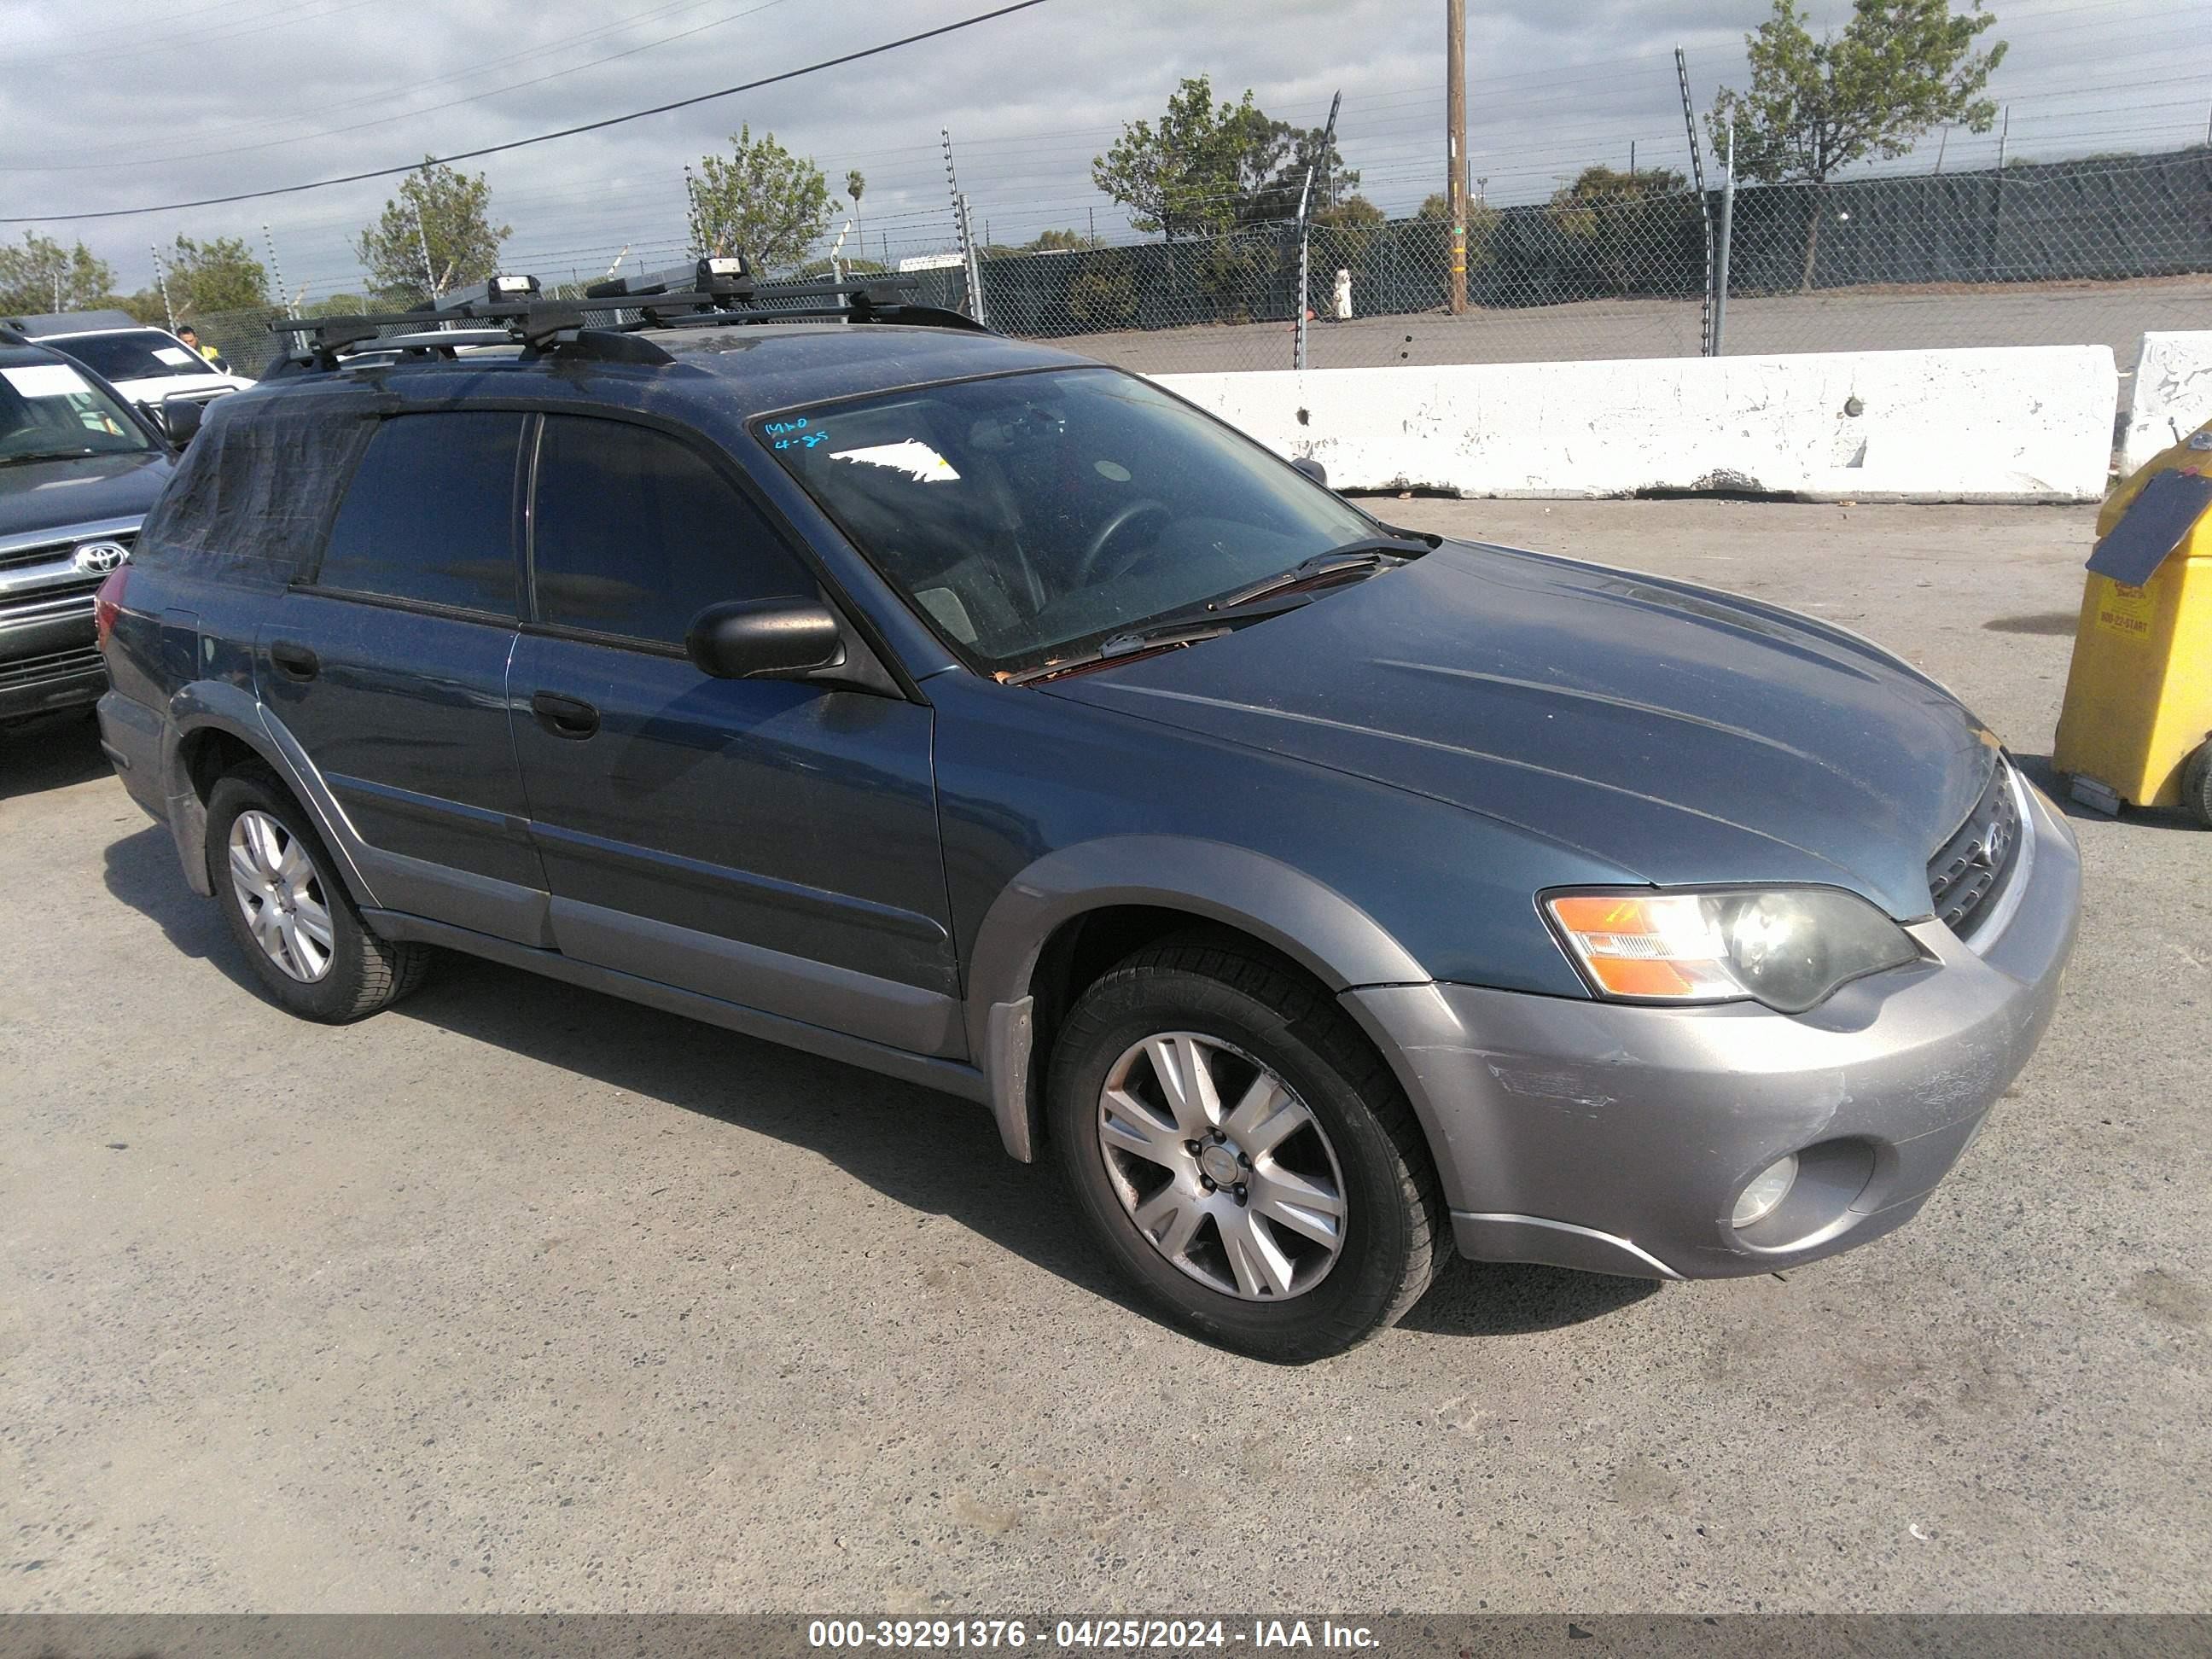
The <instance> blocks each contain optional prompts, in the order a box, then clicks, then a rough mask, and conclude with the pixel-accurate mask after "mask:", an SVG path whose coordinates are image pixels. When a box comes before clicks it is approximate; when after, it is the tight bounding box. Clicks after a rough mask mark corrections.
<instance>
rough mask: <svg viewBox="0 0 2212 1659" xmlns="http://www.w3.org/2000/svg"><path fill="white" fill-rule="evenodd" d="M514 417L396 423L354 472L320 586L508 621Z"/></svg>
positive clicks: (468, 414)
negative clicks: (501, 618) (486, 613)
mask: <svg viewBox="0 0 2212 1659" xmlns="http://www.w3.org/2000/svg"><path fill="white" fill-rule="evenodd" d="M525 419H526V416H521V415H511V414H505V413H494V412H491V411H486V410H467V411H457V412H453V413H450V414H436V415H401V416H395V417H393V418H392V419H390V420H387V421H385V422H382V423H380V425H379V426H378V428H377V429H376V435H375V436H374V438H372V439H370V440H369V443H368V453H366V454H365V455H363V456H362V458H361V465H359V466H358V467H356V468H355V469H354V475H353V479H352V482H350V483H348V484H347V486H346V493H345V500H344V501H343V504H342V505H341V506H340V507H339V508H338V513H337V520H336V521H335V522H334V523H333V524H332V525H331V538H330V541H329V543H328V544H327V545H326V546H325V549H324V550H323V562H322V567H321V568H320V570H319V572H318V573H317V574H316V577H315V581H316V585H317V586H321V587H331V588H337V589H340V590H342V591H343V592H349V593H373V594H377V595H380V596H382V597H384V598H387V599H412V600H415V601H416V602H418V603H421V604H424V605H449V606H452V607H454V608H456V609H459V610H463V611H486V612H489V614H491V615H493V616H496V617H513V616H515V615H517V614H518V612H517V609H516V604H515V600H516V582H515V556H514V478H515V461H516V457H517V456H518V454H519V453H520V449H521V443H522V426H523V422H524V420H525Z"/></svg>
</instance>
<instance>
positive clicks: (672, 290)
mask: <svg viewBox="0 0 2212 1659" xmlns="http://www.w3.org/2000/svg"><path fill="white" fill-rule="evenodd" d="M686 281H689V282H690V283H691V284H692V286H690V287H681V286H672V284H678V283H684V282H686ZM920 286H921V284H920V283H918V282H916V281H915V279H914V278H913V277H910V276H908V277H894V278H891V279H889V280H884V279H883V278H880V277H878V278H875V279H872V280H870V279H860V280H854V279H840V278H837V277H834V276H824V277H816V278H811V279H810V280H807V281H804V282H794V283H775V284H763V283H756V282H755V281H754V280H753V277H752V275H751V271H750V268H749V267H747V266H746V265H745V264H744V261H743V260H742V259H724V258H715V259H702V260H700V261H699V262H698V263H697V264H696V266H693V267H690V268H684V267H678V269H676V270H668V271H661V272H657V273H655V274H653V275H652V276H636V277H623V278H618V279H616V280H614V281H611V282H605V283H593V284H592V285H591V286H590V287H588V288H586V289H585V290H584V295H583V297H582V298H581V299H548V298H545V297H544V296H542V295H540V294H539V292H538V283H537V279H536V278H535V277H512V276H495V277H493V278H492V279H490V280H489V282H487V283H483V285H482V286H481V287H480V288H479V289H476V290H473V291H471V292H469V293H466V294H463V295H453V296H451V297H449V298H447V299H443V300H441V301H437V302H435V303H433V304H427V305H422V306H417V307H414V308H413V309H412V310H409V311H386V312H369V313H352V314H349V313H343V312H341V313H337V314H335V315H332V316H327V317H280V318H278V319H276V320H275V321H273V322H271V323H270V325H269V328H270V332H271V333H274V334H296V335H303V336H305V337H306V338H305V339H304V340H302V341H301V345H302V346H303V347H304V348H305V350H306V353H307V356H308V357H309V358H310V359H312V361H313V362H314V363H315V364H316V365H317V366H318V367H320V368H336V367H337V363H338V357H339V354H341V353H342V352H345V351H349V350H353V349H366V350H379V349H385V350H392V349H397V350H401V351H406V352H417V351H425V352H436V351H440V350H441V349H446V348H447V347H448V346H454V347H458V346H462V345H480V344H483V343H485V342H486V340H487V338H503V339H506V340H510V341H513V342H514V343H517V344H520V345H522V346H525V347H526V348H528V349H532V350H534V351H542V350H545V349H550V348H551V347H553V346H555V345H556V344H562V343H563V339H562V337H564V336H567V337H569V338H568V341H567V342H566V343H572V344H573V343H580V342H579V341H578V340H577V338H576V337H579V336H580V335H584V334H590V335H592V337H593V339H594V341H595V342H606V341H610V340H611V339H613V338H614V337H619V336H622V335H627V334H635V333H641V332H644V331H647V330H652V329H660V328H695V327H723V328H729V327H742V326H744V325H751V324H761V323H778V322H807V321H815V320H818V319H825V318H839V319H844V320H846V321H848V322H855V323H870V322H879V323H896V322H913V323H920V324H923V325H930V326H934V327H939V328H960V329H967V330H971V331H975V332H979V333H988V332H989V330H988V329H987V328H986V327H985V326H984V325H982V324H981V323H979V322H977V321H976V320H975V319H974V318H972V317H969V316H966V315H963V313H959V312H957V311H948V310H946V309H945V308H943V307H937V306H925V305H917V304H915V303H913V302H912V301H908V300H906V299H904V298H903V297H902V296H904V295H908V294H911V293H913V292H914V291H915V289H918V288H919V287H920ZM508 296H513V297H508ZM592 301H600V302H601V303H599V304H593V303H592ZM623 313H635V319H634V320H625V319H624V316H623ZM471 323H474V324H488V325H492V327H491V328H490V329H489V330H487V329H483V328H468V327H466V326H465V325H468V324H471ZM387 328H404V329H406V330H407V332H406V333H404V334H402V335H398V336H387V335H383V334H381V333H380V331H381V330H384V329H387ZM446 334H453V335H455V336H456V338H454V339H453V340H451V341H447V340H445V339H443V338H441V336H443V335H446ZM592 349H610V348H608V347H606V346H605V345H603V344H595V345H594V346H593V347H592ZM448 355H450V353H448ZM634 360H635V359H633V361H634Z"/></svg>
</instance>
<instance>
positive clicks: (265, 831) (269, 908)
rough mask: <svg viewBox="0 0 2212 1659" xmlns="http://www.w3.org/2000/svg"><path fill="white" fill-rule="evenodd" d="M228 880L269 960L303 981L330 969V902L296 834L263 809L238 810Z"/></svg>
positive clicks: (252, 931) (248, 926)
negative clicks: (327, 900)
mask: <svg viewBox="0 0 2212 1659" xmlns="http://www.w3.org/2000/svg"><path fill="white" fill-rule="evenodd" d="M230 884H231V890H232V891H233V892H234V893H235V894H236V895H237V897H238V908H240V910H241V911H243V912H244V913H245V915H246V928H247V930H248V931H249V932H250V933H252V935H253V938H254V941H255V943H257V944H258V945H260V946H261V949H262V950H263V951H264V953H266V955H267V956H268V957H269V959H270V961H271V962H273V963H276V965H277V967H279V968H281V969H283V971H284V972H285V973H286V974H287V975H289V976H290V977H291V978H293V979H296V980H298V981H301V983H302V984H305V985H312V984H313V983H314V982H315V981H317V980H319V979H321V978H322V977H323V976H324V975H325V974H327V973H329V972H330V970H331V912H330V907H329V905H328V904H327V903H326V902H325V900H324V897H323V887H322V880H321V878H319V877H318V876H317V875H316V873H315V866H314V860H312V859H310V858H309V857H308V856H307V848H304V847H302V846H301V844H300V838H299V837H298V836H295V835H294V834H293V833H292V832H291V831H290V830H289V829H286V828H285V827H284V826H283V824H282V823H278V822H277V821H276V819H275V818H273V817H270V815H269V814H268V813H266V812H264V811H259V810H258V809H254V808H249V809H248V810H246V811H243V812H240V814H239V815H238V817H236V818H234V819H233V820H232V822H231V826H230Z"/></svg>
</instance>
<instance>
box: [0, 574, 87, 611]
mask: <svg viewBox="0 0 2212 1659" xmlns="http://www.w3.org/2000/svg"><path fill="white" fill-rule="evenodd" d="M106 580H107V578H106V577H105V576H72V577H70V579H69V580H67V581H65V582H47V583H46V584H44V585H43V586H38V587H22V588H18V589H16V590H15V592H13V593H0V611H14V610H20V609H22V608H24V607H27V606H29V605H51V604H52V603H53V602H54V601H55V600H56V599H90V598H91V597H92V596H93V595H94V594H95V593H97V592H100V583H102V582H104V581H106Z"/></svg>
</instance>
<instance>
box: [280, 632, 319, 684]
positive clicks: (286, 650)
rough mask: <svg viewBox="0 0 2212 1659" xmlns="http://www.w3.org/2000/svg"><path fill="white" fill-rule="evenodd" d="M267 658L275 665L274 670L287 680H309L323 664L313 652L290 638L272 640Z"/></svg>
mask: <svg viewBox="0 0 2212 1659" xmlns="http://www.w3.org/2000/svg"><path fill="white" fill-rule="evenodd" d="M269 660H270V661H271V662H273V663H275V664H276V671H277V672H278V673H280V674H282V675H283V677H284V678H286V679H288V680H311V679H313V678H315V676H316V674H317V673H319V671H321V669H322V662H321V660H320V659H319V658H317V656H316V655H315V653H313V652H312V651H310V650H308V649H307V647H306V646H304V645H298V644H295V643H294V642H293V641H290V640H277V641H274V642H272V643H271V644H270V647H269Z"/></svg>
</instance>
